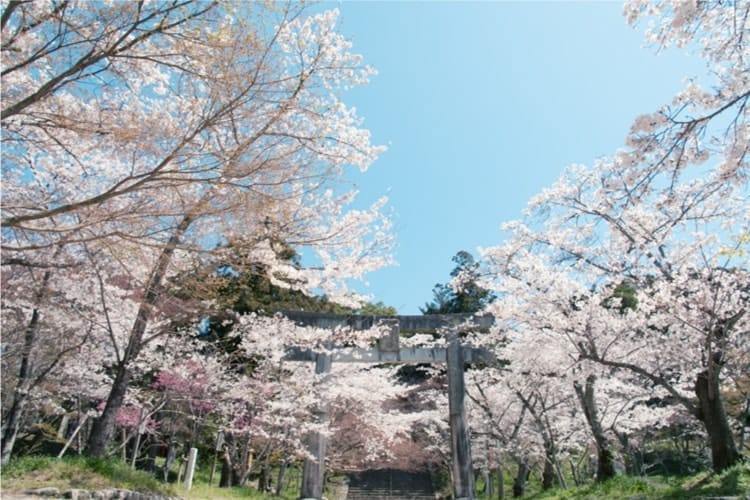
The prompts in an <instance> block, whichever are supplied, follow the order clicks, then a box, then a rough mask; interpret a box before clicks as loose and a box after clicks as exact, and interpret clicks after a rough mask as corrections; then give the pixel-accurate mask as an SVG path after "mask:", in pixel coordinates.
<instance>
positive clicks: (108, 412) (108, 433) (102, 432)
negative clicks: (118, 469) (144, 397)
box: [85, 363, 130, 457]
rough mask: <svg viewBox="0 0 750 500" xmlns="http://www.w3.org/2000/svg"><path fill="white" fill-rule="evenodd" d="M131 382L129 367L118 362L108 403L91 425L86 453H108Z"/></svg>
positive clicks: (97, 455)
mask: <svg viewBox="0 0 750 500" xmlns="http://www.w3.org/2000/svg"><path fill="white" fill-rule="evenodd" d="M129 382H130V370H129V367H128V366H127V365H125V364H124V363H120V364H118V365H117V372H116V374H115V380H114V382H113V383H112V389H111V390H110V392H109V398H108V399H107V404H106V405H105V406H104V411H102V414H101V415H100V416H99V417H98V418H97V419H95V420H94V425H93V426H92V427H91V434H90V435H89V440H88V443H87V444H86V451H85V454H86V455H88V456H90V457H102V456H104V454H105V453H106V451H107V444H108V443H109V440H110V439H111V438H112V435H113V434H114V431H115V423H116V420H117V412H118V411H119V410H120V407H121V406H122V403H123V401H125V394H126V393H127V392H128V383H129Z"/></svg>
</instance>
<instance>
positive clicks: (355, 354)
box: [281, 311, 493, 499]
mask: <svg viewBox="0 0 750 500" xmlns="http://www.w3.org/2000/svg"><path fill="white" fill-rule="evenodd" d="M281 313H282V314H283V315H284V316H286V317H287V318H289V319H290V320H292V321H294V322H295V323H297V324H299V325H302V326H314V327H318V328H336V327H341V326H347V327H350V328H353V329H358V330H364V329H368V328H371V327H373V326H375V325H378V324H386V325H389V327H390V328H389V333H388V335H387V336H385V337H383V338H381V339H380V340H379V342H378V346H377V347H373V348H371V349H361V348H353V347H339V348H333V349H330V350H329V352H326V353H316V352H313V351H311V350H309V349H291V350H289V352H288V353H287V355H286V356H285V359H287V360H289V361H315V373H316V374H325V373H328V372H329V371H330V370H331V363H333V362H337V363H339V362H349V363H446V364H447V373H448V406H449V421H450V431H451V458H452V464H451V467H452V476H453V491H454V498H456V499H465V498H466V499H468V498H474V475H473V470H472V469H473V468H472V463H471V447H470V434H469V428H468V424H467V421H466V410H465V407H464V396H465V386H464V364H465V363H471V362H478V361H491V360H492V359H493V357H492V355H491V354H490V353H488V352H487V351H485V350H483V349H472V348H465V347H462V346H461V342H460V339H459V332H460V331H462V330H467V329H470V328H489V327H490V326H491V325H492V317H491V316H486V315H482V316H480V315H474V314H435V315H425V316H359V315H340V314H328V313H310V312H303V311H281ZM441 330H442V331H447V332H448V344H447V347H445V348H401V347H400V346H399V337H400V333H401V332H402V331H405V332H438V331H441ZM328 410H329V408H328V403H327V402H323V403H322V404H321V407H320V408H319V409H318V412H317V415H316V417H317V418H318V421H319V422H321V423H323V422H327V420H328V418H329V411H328ZM326 447H327V438H326V436H325V435H324V434H322V433H313V434H311V435H310V436H309V438H308V451H310V454H311V455H313V456H314V457H316V458H315V459H314V460H306V461H305V465H304V469H303V475H302V488H301V493H300V496H301V498H303V499H304V498H316V499H320V498H322V496H323V487H324V484H323V480H324V476H325V453H326Z"/></svg>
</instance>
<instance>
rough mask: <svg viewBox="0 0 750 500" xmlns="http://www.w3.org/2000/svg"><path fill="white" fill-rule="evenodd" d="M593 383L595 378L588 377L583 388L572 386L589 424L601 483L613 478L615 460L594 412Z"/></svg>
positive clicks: (597, 474)
mask: <svg viewBox="0 0 750 500" xmlns="http://www.w3.org/2000/svg"><path fill="white" fill-rule="evenodd" d="M595 383H596V376H595V375H589V376H588V377H586V387H585V388H583V387H581V384H579V383H578V382H574V383H573V386H574V387H575V391H576V394H577V395H578V401H579V402H580V403H581V408H582V409H583V414H584V415H585V416H586V422H588V424H589V429H590V430H591V434H592V435H593V437H594V442H595V443H596V457H597V462H596V480H597V481H599V482H601V481H606V480H607V479H609V478H612V477H614V476H615V460H614V455H613V454H612V450H611V449H610V446H609V440H608V439H607V437H606V436H605V435H604V431H603V430H602V423H601V421H600V420H599V414H598V412H597V411H596V399H595V398H594V384H595Z"/></svg>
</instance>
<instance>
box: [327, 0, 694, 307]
mask: <svg viewBox="0 0 750 500" xmlns="http://www.w3.org/2000/svg"><path fill="white" fill-rule="evenodd" d="M323 5H324V6H325V7H331V8H333V7H336V8H338V9H339V10H340V11H341V25H340V27H341V31H342V32H343V33H345V34H346V35H347V36H348V37H349V38H350V39H351V40H352V41H353V43H354V47H353V51H354V52H357V53H360V54H362V55H363V56H364V58H365V61H366V62H367V63H368V64H370V65H372V66H374V67H375V68H377V70H378V72H379V74H378V75H377V76H376V77H374V78H373V80H372V82H371V84H370V85H368V86H366V87H362V88H358V89H355V90H353V91H351V92H349V93H348V94H347V95H346V97H345V102H346V103H347V104H348V105H350V106H354V107H356V108H357V111H358V114H359V115H360V116H361V117H363V118H364V119H365V123H364V124H365V126H366V127H367V128H369V129H370V130H371V132H372V134H373V139H374V142H375V143H377V144H385V145H387V146H388V148H389V149H388V151H387V152H386V153H385V154H383V155H382V156H381V158H380V159H379V160H378V161H377V162H376V163H375V164H374V165H373V166H372V167H371V169H370V170H369V171H368V172H367V173H366V174H364V175H362V176H361V177H355V178H353V180H354V182H356V184H357V186H358V187H359V189H360V191H361V198H362V203H363V204H366V203H368V202H371V201H374V200H375V199H377V198H378V197H379V196H381V195H382V194H388V196H389V198H390V207H391V210H392V211H393V215H394V222H395V230H396V232H397V239H398V247H397V249H396V255H395V258H396V260H397V261H398V266H397V267H393V268H389V269H384V270H382V271H378V272H376V273H372V274H371V275H369V276H368V283H369V286H367V287H365V288H363V291H364V292H366V293H369V294H372V295H373V296H374V299H375V301H383V302H384V303H386V304H387V305H391V306H394V307H395V308H396V309H397V310H398V311H399V313H400V314H419V307H420V306H423V305H424V304H425V302H428V301H430V300H431V299H432V287H433V286H434V285H435V284H436V283H439V282H445V281H447V280H448V278H449V273H450V271H451V270H452V269H453V263H452V262H451V258H452V256H453V255H455V254H456V252H458V251H459V250H467V251H470V252H472V253H473V254H474V255H475V256H477V252H476V249H477V247H479V246H489V245H493V244H498V243H500V242H501V238H502V235H501V233H500V231H499V227H500V225H501V224H502V223H503V222H505V221H508V220H512V219H515V218H518V217H519V216H520V215H521V211H522V210H523V208H524V207H525V206H526V203H527V201H528V200H529V199H530V198H531V197H532V196H533V195H535V194H536V193H538V192H539V191H541V190H542V189H543V188H544V187H547V186H549V185H550V184H552V182H553V181H554V180H555V179H556V178H557V177H558V176H559V175H560V173H562V171H563V169H564V168H565V167H566V166H568V165H570V164H572V163H584V164H591V163H592V162H593V161H594V160H595V159H596V158H598V157H601V156H605V155H608V154H612V153H614V152H615V151H616V150H617V148H618V147H621V146H622V145H623V143H624V138H625V135H626V133H627V131H628V129H629V127H630V123H631V122H632V120H633V119H634V118H635V117H636V116H637V115H639V114H642V113H646V112H651V111H654V110H655V109H657V108H658V107H659V106H660V105H661V104H664V103H667V102H668V101H669V100H670V99H671V97H672V96H673V95H674V94H675V93H676V92H677V91H678V90H679V89H680V88H681V86H682V83H683V79H684V77H686V76H690V75H696V74H698V73H699V72H700V71H701V70H702V64H701V62H700V60H699V59H698V58H697V57H695V56H688V55H687V54H686V53H685V52H679V51H669V52H666V53H663V54H659V55H655V53H654V50H653V49H652V48H647V47H644V42H643V37H642V36H641V34H640V33H639V32H637V31H635V30H633V29H631V28H630V27H629V26H628V25H627V24H626V23H625V19H624V17H623V16H622V14H621V12H622V5H621V4H619V3H613V2H471V3H469V2H338V3H324V4H323Z"/></svg>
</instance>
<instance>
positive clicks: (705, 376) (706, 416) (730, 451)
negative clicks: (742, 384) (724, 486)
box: [695, 364, 740, 472]
mask: <svg viewBox="0 0 750 500" xmlns="http://www.w3.org/2000/svg"><path fill="white" fill-rule="evenodd" d="M719 369H720V366H718V365H716V364H714V365H713V373H712V370H710V369H709V370H705V371H703V372H701V373H700V374H698V378H697V379H696V381H695V394H696V395H697V396H698V401H699V404H700V415H699V418H700V420H701V421H702V422H703V425H704V426H705V427H706V432H707V433H708V438H709V444H710V446H711V463H712V465H713V469H714V470H715V471H716V472H719V471H722V470H724V469H727V468H729V467H731V466H732V465H734V464H736V463H738V462H739V461H740V454H739V453H738V452H737V448H736V446H735V443H734V436H733V435H732V430H731V429H730V428H729V420H728V419H727V414H726V411H725V410H724V402H723V400H722V397H721V392H720V391H719V374H718V372H719Z"/></svg>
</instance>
